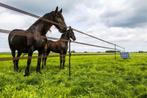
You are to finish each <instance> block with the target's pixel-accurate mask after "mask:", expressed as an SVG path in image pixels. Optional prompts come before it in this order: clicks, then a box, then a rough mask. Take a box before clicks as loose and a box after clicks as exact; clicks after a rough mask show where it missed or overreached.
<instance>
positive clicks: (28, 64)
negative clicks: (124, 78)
mask: <svg viewBox="0 0 147 98" xmlns="http://www.w3.org/2000/svg"><path fill="white" fill-rule="evenodd" d="M32 54H33V51H32V50H31V51H29V52H28V60H27V67H26V69H25V75H24V76H28V75H29V74H30V64H31V60H32Z"/></svg>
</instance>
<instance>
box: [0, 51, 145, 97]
mask: <svg viewBox="0 0 147 98" xmlns="http://www.w3.org/2000/svg"><path fill="white" fill-rule="evenodd" d="M8 56H10V55H8V54H0V57H8ZM19 67H20V72H18V73H15V72H14V71H13V64H12V61H8V62H0V98H11V97H12V98H66V97H67V98H113V97H115V98H135V97H137V98H147V54H145V53H144V54H143V53H140V54H139V53H132V54H131V59H126V60H123V59H121V58H120V57H119V55H117V59H116V60H115V59H114V55H82V54H81V55H74V56H71V77H69V76H68V57H67V56H66V64H65V69H64V70H59V57H50V58H48V60H47V68H46V69H42V70H41V72H42V74H37V73H36V70H35V68H36V59H33V60H32V64H31V68H30V70H31V71H30V72H31V74H30V76H28V77H24V76H23V75H24V70H25V67H26V60H20V64H19Z"/></svg>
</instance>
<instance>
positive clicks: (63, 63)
mask: <svg viewBox="0 0 147 98" xmlns="http://www.w3.org/2000/svg"><path fill="white" fill-rule="evenodd" d="M65 56H66V55H65V54H63V62H62V63H63V69H64V64H65Z"/></svg>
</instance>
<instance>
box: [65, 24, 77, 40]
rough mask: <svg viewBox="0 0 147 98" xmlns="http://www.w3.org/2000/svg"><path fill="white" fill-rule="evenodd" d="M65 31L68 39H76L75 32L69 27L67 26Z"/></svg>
mask: <svg viewBox="0 0 147 98" xmlns="http://www.w3.org/2000/svg"><path fill="white" fill-rule="evenodd" d="M66 32H67V33H68V34H67V36H69V39H70V38H71V39H72V40H73V41H75V40H76V37H75V34H74V32H73V30H72V28H71V27H69V29H68V30H67V31H66Z"/></svg>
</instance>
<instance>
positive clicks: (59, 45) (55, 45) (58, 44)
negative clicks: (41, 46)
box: [47, 40, 67, 53]
mask: <svg viewBox="0 0 147 98" xmlns="http://www.w3.org/2000/svg"><path fill="white" fill-rule="evenodd" d="M47 44H48V50H50V51H53V52H56V53H61V52H66V51H67V45H66V44H65V43H64V42H63V41H61V40H58V41H52V40H48V41H47Z"/></svg>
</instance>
